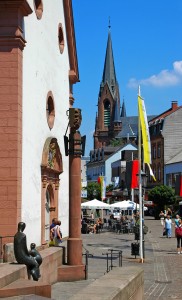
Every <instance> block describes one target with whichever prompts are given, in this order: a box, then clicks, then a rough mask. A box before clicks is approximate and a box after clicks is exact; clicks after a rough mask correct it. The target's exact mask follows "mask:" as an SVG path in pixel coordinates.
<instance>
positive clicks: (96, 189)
mask: <svg viewBox="0 0 182 300" xmlns="http://www.w3.org/2000/svg"><path fill="white" fill-rule="evenodd" d="M94 198H96V199H98V200H100V199H101V187H100V184H99V183H97V182H89V183H88V185H87V199H88V200H93V199H94Z"/></svg>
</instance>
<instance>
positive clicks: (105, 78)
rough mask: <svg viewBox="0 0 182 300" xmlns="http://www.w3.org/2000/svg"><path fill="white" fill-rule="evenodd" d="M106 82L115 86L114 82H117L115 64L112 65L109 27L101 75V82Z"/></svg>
mask: <svg viewBox="0 0 182 300" xmlns="http://www.w3.org/2000/svg"><path fill="white" fill-rule="evenodd" d="M106 82H108V85H109V86H115V85H116V82H117V80H116V72H115V66H114V57H113V50H112V41H111V32H110V29H109V33H108V40H107V48H106V56H105V63H104V71H103V75H102V83H103V84H105V83H106Z"/></svg>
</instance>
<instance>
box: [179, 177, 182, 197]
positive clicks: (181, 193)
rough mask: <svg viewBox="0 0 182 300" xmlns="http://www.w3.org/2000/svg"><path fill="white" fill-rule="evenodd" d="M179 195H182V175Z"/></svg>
mask: <svg viewBox="0 0 182 300" xmlns="http://www.w3.org/2000/svg"><path fill="white" fill-rule="evenodd" d="M179 196H182V176H180V188H179Z"/></svg>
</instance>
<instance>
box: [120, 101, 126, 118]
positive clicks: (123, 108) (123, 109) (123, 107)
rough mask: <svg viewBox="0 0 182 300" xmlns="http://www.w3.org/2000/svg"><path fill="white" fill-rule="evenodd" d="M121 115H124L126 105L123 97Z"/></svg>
mask: <svg viewBox="0 0 182 300" xmlns="http://www.w3.org/2000/svg"><path fill="white" fill-rule="evenodd" d="M121 117H126V107H125V102H124V99H123V104H122V108H121Z"/></svg>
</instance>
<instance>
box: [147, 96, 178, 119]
mask: <svg viewBox="0 0 182 300" xmlns="http://www.w3.org/2000/svg"><path fill="white" fill-rule="evenodd" d="M180 108H182V106H178V102H177V101H172V102H171V108H170V109H168V110H166V111H164V112H163V113H161V114H160V115H157V116H155V117H154V118H152V119H151V120H150V122H149V125H153V124H156V121H158V122H159V121H160V120H161V119H164V118H166V117H167V116H169V115H170V114H172V113H174V112H175V111H177V110H178V109H180Z"/></svg>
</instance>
